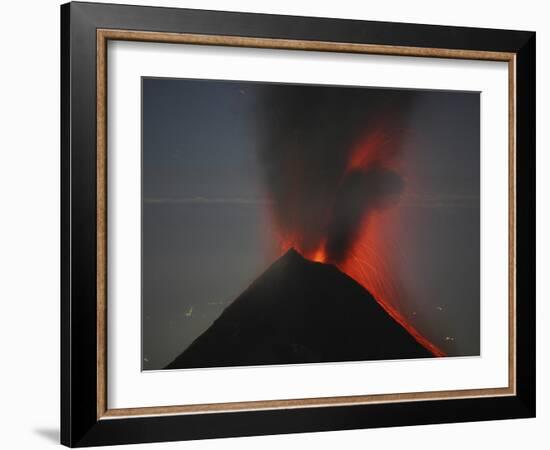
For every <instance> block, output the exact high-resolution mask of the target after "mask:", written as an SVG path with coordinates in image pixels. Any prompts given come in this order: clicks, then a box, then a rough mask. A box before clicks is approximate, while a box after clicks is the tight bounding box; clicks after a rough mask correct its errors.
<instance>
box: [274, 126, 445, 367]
mask: <svg viewBox="0 0 550 450" xmlns="http://www.w3.org/2000/svg"><path fill="white" fill-rule="evenodd" d="M392 136H393V137H392ZM399 144H400V142H399V139H398V138H396V137H395V133H390V132H388V131H387V130H385V129H384V127H383V126H381V125H380V124H378V126H377V127H376V129H374V130H373V129H371V130H370V131H369V132H367V133H365V134H364V135H363V136H362V137H361V138H360V139H359V140H358V141H357V142H356V143H355V144H354V145H353V146H352V148H351V149H350V150H349V151H348V152H347V154H346V159H345V160H344V161H342V162H341V164H340V165H339V166H338V170H332V171H331V174H334V173H336V174H337V175H336V176H333V178H332V183H328V186H324V185H323V184H322V181H319V180H322V176H323V173H322V172H320V171H319V170H317V171H315V170H313V171H312V165H311V164H308V163H306V161H304V160H303V159H300V158H290V159H286V160H284V161H282V162H281V164H282V165H283V167H282V169H283V172H284V173H286V174H287V175H288V176H286V177H285V180H286V184H285V186H284V189H282V190H280V192H279V196H278V197H277V198H275V199H274V201H273V202H272V205H275V206H273V208H274V210H273V211H271V217H272V218H273V220H274V222H275V225H276V230H277V231H276V232H277V236H276V237H277V240H278V241H279V242H280V248H279V250H280V252H281V253H284V252H286V251H287V250H288V249H290V248H294V249H295V250H297V251H298V252H300V253H301V254H302V255H303V256H304V257H305V258H307V259H310V260H312V261H316V262H320V263H328V264H334V265H335V266H336V267H338V269H339V270H341V271H342V272H344V273H346V274H347V275H348V276H350V277H351V278H353V279H354V280H355V281H357V282H358V283H359V284H361V285H362V286H363V287H365V289H367V290H368V291H369V292H370V293H371V294H372V295H373V296H374V298H375V299H376V301H377V302H378V303H379V304H380V306H381V307H382V308H383V309H384V310H385V311H386V312H387V313H388V314H389V315H390V316H391V317H392V318H393V319H394V320H395V321H396V322H398V323H399V324H400V325H401V326H403V327H404V328H405V329H406V330H407V331H408V332H409V333H410V334H411V336H413V337H414V339H416V341H417V342H418V343H420V344H421V345H422V346H423V347H424V348H426V349H427V350H429V351H430V352H431V353H432V354H433V355H434V356H445V353H444V352H443V351H442V350H441V349H439V348H438V347H437V346H436V345H434V344H433V343H432V342H430V341H429V340H428V339H427V338H426V337H425V336H423V335H422V334H421V333H420V332H419V331H418V330H417V329H416V328H415V327H414V326H413V325H412V324H411V323H410V322H409V321H408V320H407V319H406V318H405V317H404V316H403V315H402V314H401V313H400V311H399V309H398V306H397V305H399V302H400V301H402V298H403V294H402V289H400V287H399V285H398V284H397V283H396V282H395V281H394V280H393V278H392V273H394V271H393V270H392V267H391V262H390V260H389V258H386V257H385V255H388V254H391V253H392V252H396V251H397V249H396V248H392V246H393V245H395V244H394V243H393V242H392V240H391V239H388V236H387V233H386V230H387V229H388V226H389V225H391V223H392V222H393V223H395V221H396V220H399V212H398V210H399V208H398V207H396V206H397V205H398V203H399V198H400V195H401V193H402V191H403V189H404V184H405V182H404V180H403V177H402V176H401V175H400V173H399V172H400V166H399V158H398V156H399V155H398V148H399ZM313 169H315V166H313ZM312 172H313V173H312ZM312 182H316V183H318V184H319V183H320V184H321V187H319V188H316V190H317V191H320V192H322V194H323V195H322V198H323V201H322V202H318V201H317V202H315V201H312V199H315V198H316V197H314V196H311V195H308V194H307V192H308V191H309V190H311V187H310V184H311V183H312ZM308 183H309V184H308ZM304 192H306V194H304ZM278 206H279V207H278ZM281 206H283V207H284V209H283V208H281ZM307 211H311V214H309V213H307Z"/></svg>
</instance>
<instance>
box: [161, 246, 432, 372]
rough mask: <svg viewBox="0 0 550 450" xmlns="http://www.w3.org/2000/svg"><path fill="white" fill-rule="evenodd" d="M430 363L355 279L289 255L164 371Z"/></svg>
mask: <svg viewBox="0 0 550 450" xmlns="http://www.w3.org/2000/svg"><path fill="white" fill-rule="evenodd" d="M432 356H433V355H432V354H431V353H430V352H429V351H428V350H426V349H425V348H424V347H422V346H421V345H420V344H419V343H417V342H416V340H415V339H414V338H413V337H412V336H411V335H410V334H409V333H408V332H407V331H406V330H405V329H404V328H403V327H402V326H401V325H399V324H398V323H397V322H395V321H394V320H393V319H392V318H391V317H390V316H389V315H388V314H387V313H386V311H384V309H383V308H382V307H381V306H379V305H378V303H377V302H376V300H375V299H374V298H373V297H372V295H371V294H370V293H369V292H368V291H367V290H365V289H364V288H363V287H362V286H361V285H359V284H358V283H357V282H355V281H354V280H353V279H351V278H350V277H348V276H347V275H345V274H344V273H342V272H341V271H340V270H338V269H337V268H336V267H335V266H333V265H329V264H321V263H316V262H312V261H309V260H306V259H304V258H303V257H302V256H301V255H300V254H298V253H297V252H296V251H294V250H290V251H289V252H287V253H286V254H285V255H284V256H282V257H281V258H280V259H279V260H277V261H276V262H275V263H274V264H273V265H272V266H271V267H270V268H269V269H268V270H267V271H266V272H264V273H263V274H262V275H261V276H260V277H259V278H258V279H257V280H256V281H255V282H254V283H252V285H250V287H249V288H248V289H247V290H246V291H244V292H243V293H242V294H241V295H240V296H239V297H238V298H237V299H236V300H235V301H234V302H233V303H232V304H231V305H230V306H228V307H227V308H226V309H225V311H224V312H223V313H222V314H221V315H220V317H219V318H218V319H217V320H216V321H215V322H214V323H213V324H212V325H211V326H210V328H208V329H207V330H206V331H205V332H204V333H203V334H202V335H201V336H199V337H198V338H197V339H196V340H195V341H194V342H193V343H192V344H191V345H190V346H189V347H188V348H187V349H186V350H185V351H184V352H183V353H181V354H180V355H179V356H178V357H177V358H176V359H175V360H174V361H172V362H171V363H170V364H169V365H168V366H167V367H166V369H184V368H198V367H227V366H251V365H266V364H296V363H318V362H338V361H365V360H380V359H404V358H427V357H432Z"/></svg>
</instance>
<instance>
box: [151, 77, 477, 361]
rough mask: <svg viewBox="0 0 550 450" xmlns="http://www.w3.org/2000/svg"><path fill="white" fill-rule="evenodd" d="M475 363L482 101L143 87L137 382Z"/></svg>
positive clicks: (414, 94)
mask: <svg viewBox="0 0 550 450" xmlns="http://www.w3.org/2000/svg"><path fill="white" fill-rule="evenodd" d="M478 355H480V97H479V92H464V91H436V90H414V89H396V88H380V87H376V88H371V87H359V86H332V85H305V84H287V83H263V82H252V81H228V80H200V79H172V78H148V77H143V78H142V369H143V370H171V369H193V368H207V367H230V366H259V365H278V364H311V363H334V362H350V361H371V360H396V359H414V358H436V357H465V356H478Z"/></svg>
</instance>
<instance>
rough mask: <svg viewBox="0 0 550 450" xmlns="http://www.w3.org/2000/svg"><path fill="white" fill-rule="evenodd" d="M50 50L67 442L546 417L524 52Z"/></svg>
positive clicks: (76, 25)
mask: <svg viewBox="0 0 550 450" xmlns="http://www.w3.org/2000/svg"><path fill="white" fill-rule="evenodd" d="M61 27H62V28H61V56H62V67H61V69H62V70H61V74H62V80H61V84H62V89H61V114H62V117H61V122H62V130H61V142H62V150H61V173H62V180H61V201H62V230H61V233H62V247H61V253H62V280H61V288H62V289H61V290H62V297H61V354H62V363H61V365H62V367H61V369H62V376H61V386H62V398H61V408H62V411H61V421H62V422H61V431H62V432H61V440H62V443H63V444H65V445H68V446H71V447H73V446H74V447H79V446H92V445H107V444H125V443H138V442H155V441H173V440H186V439H203V438H213V437H228V436H247V435H262V434H277V433H296V432H313V431H325V430H343V429H353V428H368V427H386V426H400V425H416V424H428V423H444V422H463V421H479V420H491V419H510V418H527V417H534V415H535V280H534V278H535V270H534V267H535V233H534V227H535V33H534V32H527V31H508V30H494V29H476V28H458V27H447V26H432V25H416V24H401V23H382V22H366V21H350V20H340V19H322V18H309V17H291V16H275V15H263V14H261V15H260V14H248V13H229V12H215V11H200V10H188V9H169V8H152V7H137V6H124V5H111V4H94V3H69V4H66V5H63V6H62V7H61Z"/></svg>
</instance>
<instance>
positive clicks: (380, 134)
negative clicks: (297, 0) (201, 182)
mask: <svg viewBox="0 0 550 450" xmlns="http://www.w3.org/2000/svg"><path fill="white" fill-rule="evenodd" d="M265 95H266V98H264V99H263V102H262V104H263V108H262V116H261V122H262V123H263V133H262V135H263V136H265V142H263V143H262V145H261V149H260V161H261V165H262V167H263V169H264V179H265V185H266V190H267V195H268V196H269V197H270V205H272V208H273V209H272V214H273V218H274V221H275V223H276V226H277V228H278V231H279V234H280V236H281V238H282V239H283V241H285V242H286V243H287V244H288V245H289V246H293V247H296V248H297V250H299V251H301V252H302V253H303V254H306V255H307V254H309V253H311V252H314V251H315V250H316V249H318V248H319V247H320V246H324V249H325V253H326V256H327V259H328V261H330V262H333V263H338V262H341V261H342V260H344V259H345V258H346V256H347V255H348V253H349V251H350V250H351V249H352V247H353V244H354V242H355V240H356V238H357V236H358V233H359V230H360V228H361V227H363V226H365V224H366V226H368V220H369V217H370V215H371V214H372V213H374V212H375V211H377V210H379V209H382V208H385V207H387V206H388V205H391V204H392V203H393V202H395V201H398V199H399V196H400V194H401V192H402V191H403V189H404V186H405V183H404V180H403V177H402V174H400V173H399V169H398V164H397V161H398V159H399V148H400V145H401V141H402V137H403V135H404V129H405V127H404V125H405V123H404V121H405V119H406V117H407V111H408V109H409V103H410V102H411V97H413V96H411V92H410V91H409V92H407V95H404V92H403V91H399V90H395V91H388V90H384V91H377V90H372V89H370V90H363V89H361V88H354V87H350V88H340V89H331V88H330V87H323V86H298V85H297V86H292V87H287V88H286V89H285V90H284V91H283V90H280V89H276V87H275V88H273V89H272V90H269V89H266V94H265ZM266 105H267V107H266Z"/></svg>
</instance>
